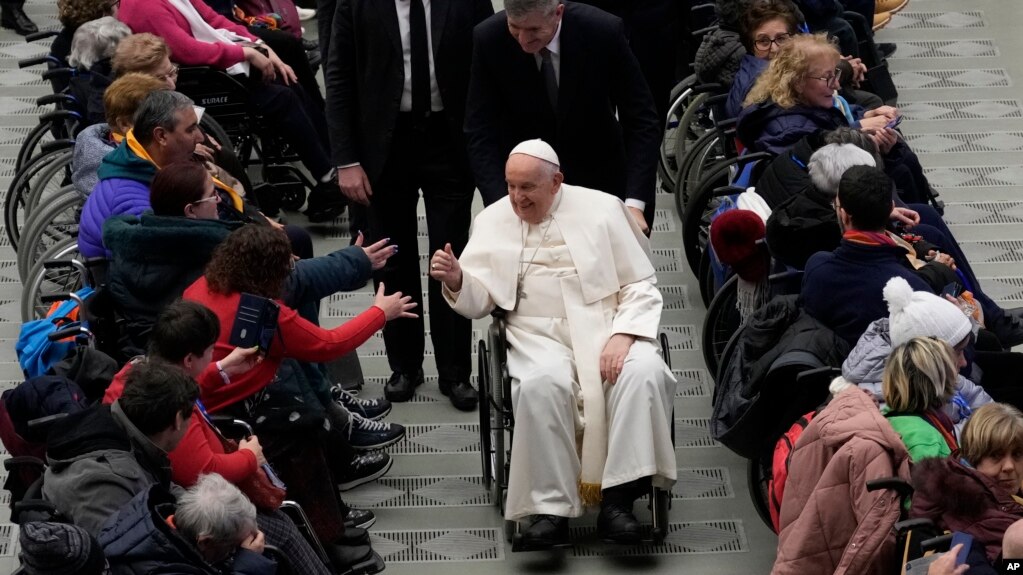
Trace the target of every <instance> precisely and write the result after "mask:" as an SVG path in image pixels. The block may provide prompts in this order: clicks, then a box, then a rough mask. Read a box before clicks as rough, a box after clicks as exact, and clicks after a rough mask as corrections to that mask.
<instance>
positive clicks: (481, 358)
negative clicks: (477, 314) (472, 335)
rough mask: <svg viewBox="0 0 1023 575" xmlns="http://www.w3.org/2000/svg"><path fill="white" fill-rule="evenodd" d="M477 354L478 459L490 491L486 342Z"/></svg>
mask: <svg viewBox="0 0 1023 575" xmlns="http://www.w3.org/2000/svg"><path fill="white" fill-rule="evenodd" d="M476 352H477V357H478V359H477V366H476V374H477V377H479V388H480V389H479V398H480V403H479V417H480V459H481V460H482V461H481V463H482V464H483V487H484V488H485V489H486V490H487V491H490V490H491V488H492V487H493V482H494V465H493V463H494V460H493V449H494V448H493V442H492V441H491V437H490V433H491V427H490V418H491V405H490V388H491V381H490V356H489V353H488V351H487V342H486V341H484V340H482V339H481V340H480V342H479V346H478V348H477V350H476Z"/></svg>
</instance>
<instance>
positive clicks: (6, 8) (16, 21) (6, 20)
mask: <svg viewBox="0 0 1023 575" xmlns="http://www.w3.org/2000/svg"><path fill="white" fill-rule="evenodd" d="M0 26H3V27H4V28H9V29H11V30H14V32H15V33H17V34H20V35H22V36H28V35H29V34H35V33H36V32H38V31H39V28H38V27H36V25H35V22H33V21H31V20H29V18H28V16H27V15H26V14H25V11H24V10H23V9H22V7H21V4H10V3H7V2H4V3H0Z"/></svg>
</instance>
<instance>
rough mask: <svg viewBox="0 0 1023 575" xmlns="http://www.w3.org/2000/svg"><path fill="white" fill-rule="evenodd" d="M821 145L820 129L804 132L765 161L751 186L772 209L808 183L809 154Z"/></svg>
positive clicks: (801, 189) (822, 139)
mask: <svg viewBox="0 0 1023 575" xmlns="http://www.w3.org/2000/svg"><path fill="white" fill-rule="evenodd" d="M823 145H824V132H823V131H816V132H813V133H810V134H807V135H806V136H803V137H802V138H800V140H799V141H798V142H796V143H795V144H793V145H792V147H791V148H789V149H788V150H785V151H784V152H782V153H781V154H779V155H778V157H777V158H775V159H773V160H771V161H770V163H768V164H767V167H765V168H764V171H763V173H761V174H760V178H759V179H758V180H757V181H756V182H755V183H754V186H756V189H757V193H758V194H760V197H762V198H764V201H765V202H767V205H768V206H770V207H771V209H772V210H774V209H777V207H778V206H779V205H781V203H782V202H784V201H785V200H787V199H789V198H791V197H792V196H794V195H796V194H799V193H802V191H803V190H804V189H806V188H807V187H809V186H810V174H809V172H807V170H806V167H807V166H809V165H810V156H812V155H813V153H814V152H815V151H817V149H818V148H820V147H821V146H823Z"/></svg>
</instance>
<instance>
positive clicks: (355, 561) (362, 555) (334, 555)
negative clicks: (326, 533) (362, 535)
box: [324, 544, 373, 573]
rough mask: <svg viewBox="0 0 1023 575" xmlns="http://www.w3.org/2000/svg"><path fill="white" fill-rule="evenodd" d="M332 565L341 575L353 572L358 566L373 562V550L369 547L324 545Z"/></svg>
mask: <svg viewBox="0 0 1023 575" xmlns="http://www.w3.org/2000/svg"><path fill="white" fill-rule="evenodd" d="M324 547H325V550H326V551H327V556H328V557H330V563H331V565H333V567H334V568H335V569H337V570H338V572H339V573H346V572H348V571H351V570H352V569H353V568H355V567H357V566H358V565H360V564H362V563H365V562H367V561H370V560H372V558H373V548H372V547H370V546H369V545H338V544H330V545H324Z"/></svg>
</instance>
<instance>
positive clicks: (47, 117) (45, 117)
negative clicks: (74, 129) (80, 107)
mask: <svg viewBox="0 0 1023 575" xmlns="http://www.w3.org/2000/svg"><path fill="white" fill-rule="evenodd" d="M81 117H82V115H81V114H79V113H78V112H74V111H71V110H54V111H52V112H47V113H45V114H41V115H40V116H39V123H43V122H48V123H51V124H54V123H56V122H63V121H66V120H77V119H80V118H81Z"/></svg>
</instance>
